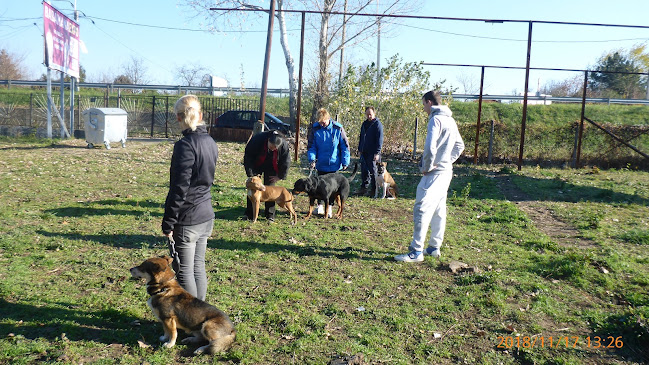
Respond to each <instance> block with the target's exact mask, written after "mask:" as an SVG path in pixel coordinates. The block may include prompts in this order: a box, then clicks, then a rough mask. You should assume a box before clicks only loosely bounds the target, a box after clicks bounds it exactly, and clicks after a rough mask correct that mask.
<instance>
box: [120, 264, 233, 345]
mask: <svg viewBox="0 0 649 365" xmlns="http://www.w3.org/2000/svg"><path fill="white" fill-rule="evenodd" d="M172 261H173V259H172V258H171V257H169V256H162V257H154V258H150V259H148V260H146V261H144V262H143V263H141V264H140V265H139V266H136V267H134V268H131V275H132V276H133V277H134V278H144V279H145V280H146V281H147V283H146V291H147V293H149V295H150V296H151V297H150V298H149V300H148V301H147V304H148V305H149V307H150V308H151V310H152V311H153V315H154V316H155V317H156V318H157V319H158V321H160V322H161V323H162V328H163V329H164V336H160V341H164V345H163V346H164V347H166V348H171V347H174V345H175V344H176V339H177V336H178V331H177V329H178V328H180V329H182V330H184V331H185V332H187V333H191V334H192V335H193V336H192V337H187V338H185V339H184V340H183V341H182V342H183V343H198V342H204V341H207V342H209V343H208V344H207V345H205V346H202V347H199V348H198V349H196V351H194V354H196V355H198V354H202V353H204V352H207V353H209V354H214V353H216V352H220V351H225V350H227V349H228V348H230V346H232V343H233V342H234V339H235V337H236V331H235V329H234V324H232V321H230V318H228V315H227V314H225V313H224V312H223V311H221V310H219V309H217V308H216V307H214V306H212V305H210V304H207V303H205V302H204V301H202V300H200V299H198V298H195V297H194V296H192V295H191V294H189V293H188V292H187V291H186V290H185V289H183V288H182V287H181V286H180V284H178V281H177V280H176V279H175V278H174V277H175V275H176V274H175V273H174V271H173V270H172V268H171V262H172Z"/></svg>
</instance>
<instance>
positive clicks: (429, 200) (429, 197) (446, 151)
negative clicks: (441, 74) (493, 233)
mask: <svg viewBox="0 0 649 365" xmlns="http://www.w3.org/2000/svg"><path fill="white" fill-rule="evenodd" d="M422 103H423V104H424V110H425V111H426V113H428V129H427V134H426V144H425V146H424V154H423V156H422V159H421V162H420V166H419V169H420V171H421V173H422V174H423V175H424V176H423V177H422V178H421V181H420V182H419V185H417V197H416V200H415V206H414V209H413V210H414V211H413V220H414V223H415V228H414V234H413V237H412V242H411V243H410V247H409V252H408V253H405V254H402V255H397V256H395V257H394V259H395V260H397V261H403V262H421V261H424V256H425V255H427V256H433V257H439V256H440V247H441V246H442V241H443V240H444V230H445V228H446V195H447V193H448V187H449V185H450V184H451V179H452V178H453V162H455V160H457V158H458V157H460V154H461V153H462V151H464V141H462V136H460V132H459V131H458V129H457V124H456V123H455V120H454V119H453V118H452V117H451V115H452V112H451V109H449V108H448V107H447V106H445V105H441V104H442V98H441V95H440V93H439V92H438V91H429V92H427V93H426V94H424V96H423V98H422ZM429 226H430V230H431V233H430V240H429V242H428V247H427V248H426V250H424V241H425V240H426V233H427V232H428V227H429Z"/></svg>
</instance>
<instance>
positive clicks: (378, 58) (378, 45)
mask: <svg viewBox="0 0 649 365" xmlns="http://www.w3.org/2000/svg"><path fill="white" fill-rule="evenodd" d="M376 13H377V14H378V13H379V0H376ZM376 35H377V42H376V82H377V83H378V84H379V87H380V86H381V17H380V16H379V17H378V19H377V20H376Z"/></svg>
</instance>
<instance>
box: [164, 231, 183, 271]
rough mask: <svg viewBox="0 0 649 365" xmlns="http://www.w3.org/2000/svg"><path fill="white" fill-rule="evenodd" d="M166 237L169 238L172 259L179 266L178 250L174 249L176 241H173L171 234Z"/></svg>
mask: <svg viewBox="0 0 649 365" xmlns="http://www.w3.org/2000/svg"><path fill="white" fill-rule="evenodd" d="M167 238H168V239H169V241H168V244H169V254H171V257H172V258H173V259H174V262H175V263H176V265H178V267H180V256H178V251H176V241H174V238H173V236H168V237H167Z"/></svg>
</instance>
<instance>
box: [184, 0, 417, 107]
mask: <svg viewBox="0 0 649 365" xmlns="http://www.w3.org/2000/svg"><path fill="white" fill-rule="evenodd" d="M276 1H277V6H276V13H275V17H276V18H277V23H278V27H279V32H280V43H281V45H282V50H283V51H284V59H285V61H286V69H287V71H288V80H289V91H290V97H289V109H290V114H291V119H292V120H294V119H295V115H296V112H297V102H296V97H297V72H296V70H295V61H294V59H293V56H292V54H291V49H290V47H289V44H288V35H287V28H286V21H287V19H286V16H287V13H285V12H283V11H282V10H287V9H291V10H299V9H296V8H295V6H297V5H300V6H301V8H303V9H307V10H319V11H321V12H322V13H321V14H320V16H319V25H318V26H317V28H319V29H320V34H319V37H318V58H319V66H318V72H317V79H316V93H315V95H314V110H317V108H319V107H321V106H323V105H325V104H326V101H327V99H328V96H329V80H330V78H331V75H330V74H329V66H330V62H329V61H330V59H331V57H332V56H333V55H334V54H336V53H337V52H338V51H341V50H342V49H343V48H345V47H349V46H351V45H353V44H357V43H359V42H362V41H364V40H366V39H367V38H369V37H372V36H373V35H374V34H376V31H377V26H376V25H377V23H378V22H379V18H374V17H365V16H358V15H357V14H360V13H363V12H371V7H370V5H371V4H375V3H376V0H348V1H346V2H345V3H347V11H348V12H349V13H351V14H352V15H350V16H347V17H343V16H342V15H340V16H334V15H333V14H331V13H332V12H343V11H344V10H345V9H344V6H345V4H343V2H341V1H337V0H276ZM384 1H385V3H384V4H381V6H382V10H381V11H380V14H382V15H391V14H397V13H404V12H406V11H407V10H410V9H411V6H410V4H415V3H417V2H416V1H415V0H384ZM185 3H186V4H187V5H188V6H189V7H191V8H193V9H194V10H195V11H196V12H197V14H198V15H200V16H203V17H204V18H205V19H207V20H208V21H209V22H210V23H211V24H213V26H212V27H210V29H211V30H212V31H218V30H223V29H227V28H228V27H232V26H238V27H242V26H243V24H244V22H245V19H246V18H247V17H248V16H249V15H250V14H249V13H247V12H238V11H235V12H215V11H210V10H209V8H211V7H222V8H238V9H257V10H264V11H268V9H267V8H266V7H261V6H259V5H256V2H255V1H253V0H185ZM258 15H259V14H257V16H258ZM390 21H391V19H390V18H383V20H381V27H382V28H381V29H382V30H383V29H384V28H385V27H387V25H388V24H389V23H390ZM217 25H219V26H221V27H223V28H222V29H217ZM343 28H344V29H345V33H346V35H345V39H343V40H342V41H341V42H335V40H337V39H340V37H341V33H342V30H343ZM334 44H337V46H333V45H334Z"/></svg>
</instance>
